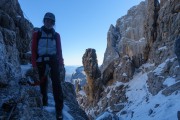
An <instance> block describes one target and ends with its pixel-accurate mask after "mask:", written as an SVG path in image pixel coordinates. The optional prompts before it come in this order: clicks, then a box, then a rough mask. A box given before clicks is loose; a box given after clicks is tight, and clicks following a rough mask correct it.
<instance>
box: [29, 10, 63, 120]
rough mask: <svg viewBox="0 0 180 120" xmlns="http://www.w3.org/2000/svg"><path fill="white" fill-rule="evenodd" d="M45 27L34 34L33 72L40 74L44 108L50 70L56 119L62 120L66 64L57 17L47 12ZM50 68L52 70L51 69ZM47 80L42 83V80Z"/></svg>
mask: <svg viewBox="0 0 180 120" xmlns="http://www.w3.org/2000/svg"><path fill="white" fill-rule="evenodd" d="M43 22H44V25H43V26H42V27H41V28H40V30H38V31H36V32H34V33H33V39H32V48H31V50H32V66H33V70H34V71H36V72H38V73H39V78H40V80H41V81H40V89H41V94H42V96H43V97H42V102H43V106H47V105H48V96H47V86H48V80H47V77H45V76H44V75H45V74H46V73H47V71H49V70H50V74H51V80H52V87H53V95H54V101H55V109H56V117H57V119H58V120H61V119H62V109H63V93H62V88H61V81H64V76H62V74H60V73H62V72H63V71H64V62H63V56H62V49H61V38H60V35H59V33H57V32H55V30H54V28H53V26H54V25H55V15H54V14H53V13H50V12H47V13H46V14H45V15H44V19H43ZM49 68H50V69H49ZM44 77H45V80H43V81H42V79H44Z"/></svg>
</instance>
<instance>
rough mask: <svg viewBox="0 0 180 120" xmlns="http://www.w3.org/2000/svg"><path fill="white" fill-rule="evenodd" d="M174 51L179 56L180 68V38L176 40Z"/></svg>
mask: <svg viewBox="0 0 180 120" xmlns="http://www.w3.org/2000/svg"><path fill="white" fill-rule="evenodd" d="M174 51H175V54H176V56H177V59H178V62H179V66H180V37H179V38H177V39H176V41H175V45H174Z"/></svg>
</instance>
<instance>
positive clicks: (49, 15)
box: [44, 12, 55, 22]
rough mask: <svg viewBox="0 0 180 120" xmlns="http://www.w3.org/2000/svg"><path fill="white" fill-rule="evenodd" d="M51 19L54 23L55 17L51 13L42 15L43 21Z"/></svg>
mask: <svg viewBox="0 0 180 120" xmlns="http://www.w3.org/2000/svg"><path fill="white" fill-rule="evenodd" d="M46 18H48V19H51V20H53V21H54V22H55V15H54V14H53V13H50V12H47V13H46V14H45V15H44V19H46Z"/></svg>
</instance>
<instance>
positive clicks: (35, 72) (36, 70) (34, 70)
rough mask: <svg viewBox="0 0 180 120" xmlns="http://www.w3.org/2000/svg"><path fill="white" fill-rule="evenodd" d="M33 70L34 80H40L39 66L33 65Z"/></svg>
mask: <svg viewBox="0 0 180 120" xmlns="http://www.w3.org/2000/svg"><path fill="white" fill-rule="evenodd" d="M32 71H33V80H34V82H40V79H39V72H38V69H37V67H33V68H32Z"/></svg>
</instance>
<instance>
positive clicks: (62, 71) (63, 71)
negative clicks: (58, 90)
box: [59, 65, 66, 82]
mask: <svg viewBox="0 0 180 120" xmlns="http://www.w3.org/2000/svg"><path fill="white" fill-rule="evenodd" d="M59 72H60V80H61V82H64V81H65V74H66V70H65V68H64V65H60V66H59Z"/></svg>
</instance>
